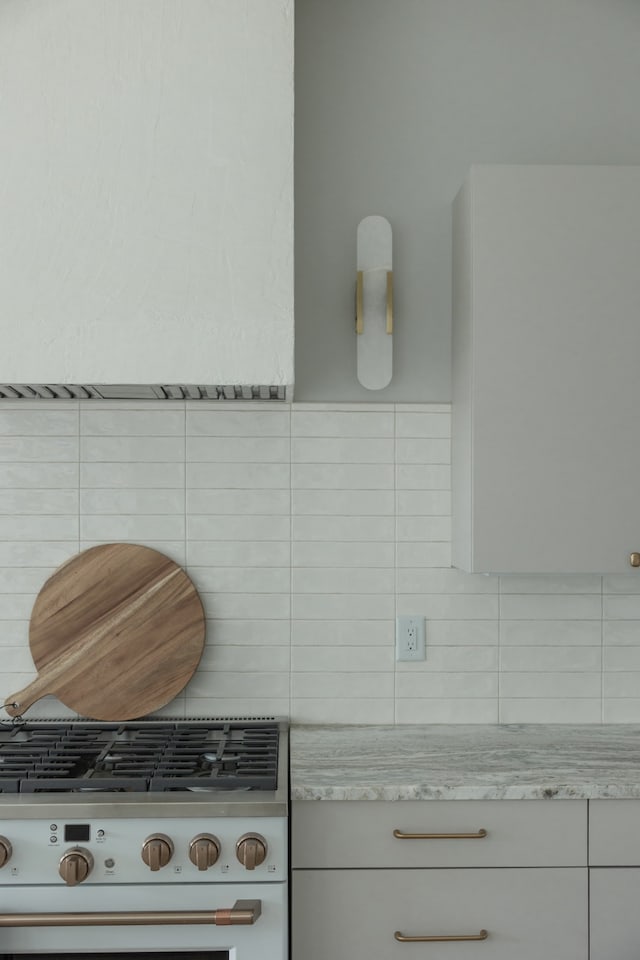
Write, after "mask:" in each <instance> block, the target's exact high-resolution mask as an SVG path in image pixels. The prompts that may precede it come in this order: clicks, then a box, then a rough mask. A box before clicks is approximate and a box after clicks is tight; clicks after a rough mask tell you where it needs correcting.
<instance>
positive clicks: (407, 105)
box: [296, 0, 640, 402]
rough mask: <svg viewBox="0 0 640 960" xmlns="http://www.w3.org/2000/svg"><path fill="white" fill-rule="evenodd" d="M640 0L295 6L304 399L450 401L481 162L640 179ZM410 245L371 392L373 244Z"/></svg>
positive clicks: (306, 0)
mask: <svg viewBox="0 0 640 960" xmlns="http://www.w3.org/2000/svg"><path fill="white" fill-rule="evenodd" d="M639 91H640V2H639V0H393V2H392V0H296V399H297V400H305V401H307V400H308V401H321V400H350V401H376V402H385V401H401V402H411V401H435V402H439V401H447V400H449V399H450V322H451V202H452V200H453V198H454V196H455V194H456V192H457V190H458V188H459V187H460V185H461V183H462V181H463V179H464V176H465V173H466V171H467V169H468V167H469V166H470V164H472V163H613V164H638V163H640V110H639V109H638V93H639ZM373 213H376V214H382V215H384V216H386V217H388V218H389V220H390V221H391V224H392V226H393V228H394V254H395V264H394V266H395V302H396V316H397V326H396V330H397V333H396V336H395V343H394V377H393V380H392V383H391V385H390V386H389V387H387V388H386V389H385V390H381V391H376V392H375V393H372V392H370V391H368V390H365V389H364V388H362V387H360V385H359V384H358V382H357V380H356V375H355V369H356V364H355V333H354V327H353V314H354V290H355V242H356V228H357V224H358V222H359V221H360V220H361V219H362V217H364V216H367V215H368V214H373Z"/></svg>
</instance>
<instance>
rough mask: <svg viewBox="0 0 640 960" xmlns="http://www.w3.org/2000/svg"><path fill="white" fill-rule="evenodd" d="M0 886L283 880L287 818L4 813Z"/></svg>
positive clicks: (285, 860) (0, 848)
mask: <svg viewBox="0 0 640 960" xmlns="http://www.w3.org/2000/svg"><path fill="white" fill-rule="evenodd" d="M2 826H3V831H4V832H3V835H2V836H0V887H3V886H7V885H16V884H23V883H24V884H32V883H49V882H51V883H55V882H56V881H57V882H58V883H60V884H61V885H62V884H66V885H67V886H70V887H72V886H77V885H79V884H82V885H84V886H88V885H91V884H94V883H96V884H104V883H107V884H111V883H113V884H118V883H198V882H201V883H216V882H218V883H222V882H228V883H233V882H236V883H238V882H241V881H244V882H247V881H249V880H251V881H252V882H256V883H257V882H282V881H283V880H286V877H287V864H288V857H287V821H286V819H285V818H281V817H253V818H250V819H247V818H240V817H216V818H211V819H202V818H198V817H193V818H191V817H180V818H178V817H176V818H171V819H161V820H159V821H158V822H157V823H153V822H152V821H151V820H150V819H149V820H147V819H143V818H140V819H137V818H131V819H127V818H120V817H117V818H114V819H106V820H100V821H97V820H84V821H82V822H80V821H67V822H65V821H57V822H53V823H52V822H50V821H40V820H15V821H10V820H5V821H3V824H2Z"/></svg>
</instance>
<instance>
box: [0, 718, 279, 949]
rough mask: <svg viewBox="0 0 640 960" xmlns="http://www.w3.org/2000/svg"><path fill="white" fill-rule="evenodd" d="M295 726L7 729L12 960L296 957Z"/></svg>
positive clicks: (3, 793)
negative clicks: (292, 849) (291, 743)
mask: <svg viewBox="0 0 640 960" xmlns="http://www.w3.org/2000/svg"><path fill="white" fill-rule="evenodd" d="M287 813H288V731H287V725H286V723H285V722H284V721H281V720H276V719H271V720H233V719H221V720H183V721H169V720H141V721H136V722H128V723H122V724H119V723H100V722H93V721H77V722H76V721H65V722H60V721H34V722H24V721H22V722H17V723H16V722H13V723H4V724H0V899H1V904H0V960H6V958H10V957H20V958H22V960H28V958H34V960H35V958H40V957H48V958H53V957H76V958H77V960H82V958H84V957H87V958H88V957H102V958H103V960H107V958H110V957H113V958H116V957H117V958H119V960H125V958H128V957H134V956H144V955H145V954H146V955H150V954H151V955H155V954H158V955H161V956H162V957H164V958H170V957H178V956H180V957H192V958H193V960H196V958H198V960H258V958H260V960H285V958H286V957H287V955H288V946H287V926H288V920H287V903H288V881H287V877H288V837H287V833H288V830H287Z"/></svg>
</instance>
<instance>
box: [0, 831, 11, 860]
mask: <svg viewBox="0 0 640 960" xmlns="http://www.w3.org/2000/svg"><path fill="white" fill-rule="evenodd" d="M12 853H13V847H12V846H11V843H10V842H9V841H8V840H7V838H6V837H0V867H4V865H5V863H9V860H11V854H12Z"/></svg>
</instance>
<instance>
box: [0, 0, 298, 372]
mask: <svg viewBox="0 0 640 960" xmlns="http://www.w3.org/2000/svg"><path fill="white" fill-rule="evenodd" d="M0 90H1V94H0V130H1V131H2V150H0V223H1V224H2V227H1V229H0V336H1V338H2V350H1V351H0V383H1V382H5V383H76V384H77V383H79V384H83V383H88V384H94V383H97V384H101V383H111V384H113V383H116V384H146V383H151V384H154V383H170V384H171V383H187V384H199V383H200V384H269V385H270V384H274V385H279V384H284V385H289V384H291V383H293V0H172V2H169V3H165V2H160V0H135V2H132V0H91V2H87V0H55V2H54V3H47V2H35V3H26V4H25V3H8V4H7V3H4V4H3V6H2V21H1V28H0Z"/></svg>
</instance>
